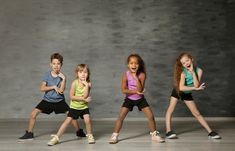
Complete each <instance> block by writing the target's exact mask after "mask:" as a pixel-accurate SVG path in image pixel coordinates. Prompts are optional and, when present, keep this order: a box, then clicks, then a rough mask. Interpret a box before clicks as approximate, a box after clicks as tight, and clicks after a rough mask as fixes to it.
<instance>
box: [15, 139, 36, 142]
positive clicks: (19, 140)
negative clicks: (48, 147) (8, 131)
mask: <svg viewBox="0 0 235 151" xmlns="http://www.w3.org/2000/svg"><path fill="white" fill-rule="evenodd" d="M33 140H34V139H33V138H30V139H18V140H17V141H18V142H26V141H33Z"/></svg>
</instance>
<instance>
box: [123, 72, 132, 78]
mask: <svg viewBox="0 0 235 151" xmlns="http://www.w3.org/2000/svg"><path fill="white" fill-rule="evenodd" d="M128 74H130V72H129V71H126V72H124V73H123V74H122V77H123V78H124V77H127V76H128Z"/></svg>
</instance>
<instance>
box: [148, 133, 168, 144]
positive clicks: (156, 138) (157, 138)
mask: <svg viewBox="0 0 235 151" xmlns="http://www.w3.org/2000/svg"><path fill="white" fill-rule="evenodd" d="M150 135H151V137H152V140H153V141H157V142H159V143H164V142H165V140H164V138H162V137H161V136H160V135H159V132H158V131H154V132H150Z"/></svg>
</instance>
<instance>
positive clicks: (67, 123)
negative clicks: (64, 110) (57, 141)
mask: <svg viewBox="0 0 235 151" xmlns="http://www.w3.org/2000/svg"><path fill="white" fill-rule="evenodd" d="M72 120H73V119H72V118H71V117H67V118H66V119H65V121H64V123H63V124H62V125H61V126H60V129H59V130H58V132H57V134H56V135H57V136H58V137H61V136H62V135H63V134H64V132H65V130H66V129H67V127H68V125H69V124H70V123H71V122H72Z"/></svg>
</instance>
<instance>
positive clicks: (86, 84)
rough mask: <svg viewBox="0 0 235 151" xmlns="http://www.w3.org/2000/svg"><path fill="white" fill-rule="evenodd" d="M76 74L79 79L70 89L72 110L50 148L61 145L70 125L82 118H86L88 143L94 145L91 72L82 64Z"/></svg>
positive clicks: (51, 142)
mask: <svg viewBox="0 0 235 151" xmlns="http://www.w3.org/2000/svg"><path fill="white" fill-rule="evenodd" d="M75 73H76V75H77V79H75V80H74V81H73V82H72V85H71V89H70V98H71V102H70V109H69V113H68V116H67V118H66V119H65V121H64V123H63V124H62V125H61V126H60V129H59V130H58V132H57V134H56V135H52V139H51V140H50V141H49V142H48V143H47V144H48V146H53V145H56V144H58V143H59V138H60V137H61V136H62V134H63V133H64V132H65V130H66V128H67V127H68V125H69V124H70V123H71V122H72V121H73V120H75V119H78V118H79V117H81V118H82V119H83V118H84V121H85V124H86V130H87V137H88V143H89V144H94V143H95V139H94V137H93V135H92V123H91V118H90V112H89V108H88V102H90V100H91V98H90V96H89V94H90V88H91V82H90V71H89V68H88V66H87V65H86V64H80V65H78V66H77V67H76V70H75Z"/></svg>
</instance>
